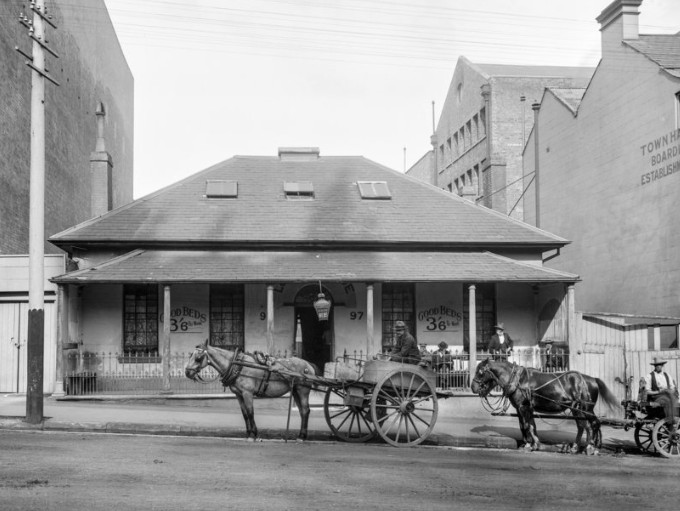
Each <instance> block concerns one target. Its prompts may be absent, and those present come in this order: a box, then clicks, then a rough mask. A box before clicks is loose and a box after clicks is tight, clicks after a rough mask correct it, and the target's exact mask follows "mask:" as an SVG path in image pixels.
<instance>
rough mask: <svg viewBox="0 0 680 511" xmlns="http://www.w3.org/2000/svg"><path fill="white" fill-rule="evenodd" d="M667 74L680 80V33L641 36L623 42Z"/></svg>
mask: <svg viewBox="0 0 680 511" xmlns="http://www.w3.org/2000/svg"><path fill="white" fill-rule="evenodd" d="M623 42H624V44H627V45H628V46H630V47H631V48H633V49H634V50H636V51H638V52H640V53H642V54H643V55H645V56H646V57H647V58H648V59H650V60H651V61H653V62H656V63H657V64H658V65H659V66H660V67H661V68H662V69H663V70H664V71H666V72H667V73H669V74H671V75H673V76H676V77H679V78H680V32H679V33H677V34H656V35H640V36H639V38H638V39H627V40H625V41H623Z"/></svg>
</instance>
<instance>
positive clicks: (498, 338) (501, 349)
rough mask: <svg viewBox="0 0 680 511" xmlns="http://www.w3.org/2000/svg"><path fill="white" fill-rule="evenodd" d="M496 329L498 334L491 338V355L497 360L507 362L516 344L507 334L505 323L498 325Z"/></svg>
mask: <svg viewBox="0 0 680 511" xmlns="http://www.w3.org/2000/svg"><path fill="white" fill-rule="evenodd" d="M494 328H495V329H496V333H495V334H494V335H492V336H491V341H489V353H490V354H491V355H493V358H494V359H495V360H501V359H502V360H507V358H508V354H509V352H510V351H512V348H513V345H514V343H513V341H512V339H511V338H510V336H509V335H508V334H507V333H506V332H505V325H504V324H503V323H498V324H497V325H496V326H494Z"/></svg>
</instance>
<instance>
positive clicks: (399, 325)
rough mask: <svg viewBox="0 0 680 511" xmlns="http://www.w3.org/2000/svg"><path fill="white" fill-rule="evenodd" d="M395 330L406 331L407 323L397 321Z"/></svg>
mask: <svg viewBox="0 0 680 511" xmlns="http://www.w3.org/2000/svg"><path fill="white" fill-rule="evenodd" d="M394 329H395V330H406V323H404V322H403V321H396V322H395V323H394Z"/></svg>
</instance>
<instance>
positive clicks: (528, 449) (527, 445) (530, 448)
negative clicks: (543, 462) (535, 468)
mask: <svg viewBox="0 0 680 511" xmlns="http://www.w3.org/2000/svg"><path fill="white" fill-rule="evenodd" d="M520 449H522V450H523V451H524V452H531V451H533V450H534V448H533V447H532V446H531V445H529V444H525V445H524V446H523V447H520Z"/></svg>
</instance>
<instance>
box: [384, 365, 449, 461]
mask: <svg viewBox="0 0 680 511" xmlns="http://www.w3.org/2000/svg"><path fill="white" fill-rule="evenodd" d="M438 407H439V405H438V403H437V396H436V394H435V391H434V388H433V387H432V385H431V384H430V383H429V382H428V381H427V380H425V378H423V377H422V376H421V375H420V374H418V373H416V372H414V371H411V370H409V369H407V368H399V369H395V370H393V371H390V372H389V373H387V374H386V375H385V376H384V377H383V378H381V379H380V380H379V381H378V383H377V384H376V386H375V390H374V391H373V397H372V398H371V417H372V418H373V424H374V425H375V429H376V430H377V431H378V434H379V435H380V436H381V437H382V438H383V440H385V442H387V443H388V444H392V445H394V446H397V447H402V446H404V447H406V446H411V445H418V444H419V443H421V442H422V441H423V440H425V439H426V438H427V437H428V436H429V434H430V433H431V432H432V429H433V428H434V425H435V422H437V412H438V409H439V408H438Z"/></svg>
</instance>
